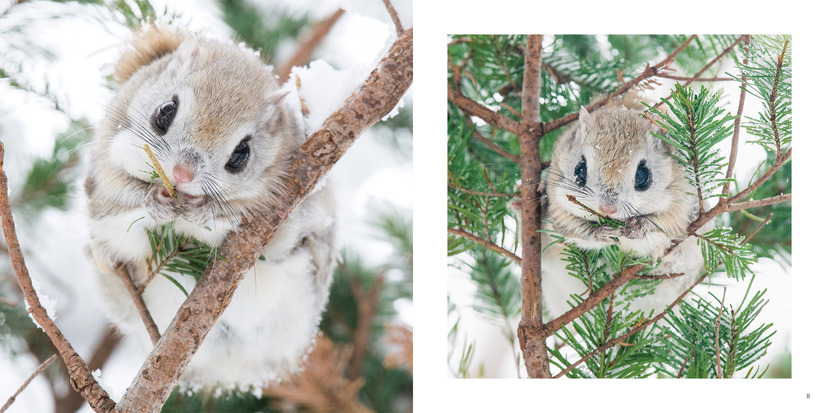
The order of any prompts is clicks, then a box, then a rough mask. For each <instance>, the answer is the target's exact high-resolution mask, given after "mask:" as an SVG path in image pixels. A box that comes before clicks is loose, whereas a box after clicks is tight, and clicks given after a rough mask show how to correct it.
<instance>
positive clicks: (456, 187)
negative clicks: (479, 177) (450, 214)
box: [447, 182, 519, 198]
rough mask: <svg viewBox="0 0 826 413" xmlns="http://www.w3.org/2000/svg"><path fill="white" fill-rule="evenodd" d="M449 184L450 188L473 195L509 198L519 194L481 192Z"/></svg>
mask: <svg viewBox="0 0 826 413" xmlns="http://www.w3.org/2000/svg"><path fill="white" fill-rule="evenodd" d="M447 186H448V188H453V189H455V190H457V191H461V192H464V193H466V194H471V195H479V196H493V197H507V198H512V197H515V196H519V194H500V193H499V192H480V191H474V190H471V189H465V188H462V187H458V186H456V185H453V184H451V183H450V182H448V184H447Z"/></svg>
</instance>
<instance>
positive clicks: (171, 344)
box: [117, 29, 413, 412]
mask: <svg viewBox="0 0 826 413" xmlns="http://www.w3.org/2000/svg"><path fill="white" fill-rule="evenodd" d="M412 81H413V29H408V30H407V31H405V32H404V33H403V34H402V35H401V36H400V37H399V39H398V40H397V41H396V43H395V44H394V45H393V46H392V47H391V48H390V50H389V51H388V53H387V55H386V56H385V58H384V59H382V61H381V62H380V63H379V64H378V66H377V67H376V69H375V70H374V71H373V73H371V75H370V77H369V78H368V79H367V80H366V81H365V82H364V83H363V84H362V85H361V87H360V88H359V89H358V90H356V92H354V93H353V95H351V96H350V97H349V98H348V99H347V101H346V102H344V104H343V105H342V107H341V108H339V109H338V110H337V111H336V112H334V113H333V114H332V115H331V116H330V117H329V118H327V120H326V121H325V122H324V124H322V126H321V128H320V129H319V130H318V131H316V132H315V133H313V134H312V136H310V137H309V138H308V139H307V140H306V141H305V142H304V143H303V144H302V145H301V147H300V148H299V150H298V151H297V152H296V153H295V154H294V155H293V156H292V158H291V159H290V160H289V161H288V163H287V167H286V170H288V171H290V172H289V174H288V175H287V176H285V179H284V182H285V185H286V188H287V190H286V191H284V194H282V197H281V203H280V205H279V206H273V207H271V208H264V209H262V210H261V211H255V212H253V213H251V214H249V215H248V216H246V217H244V219H243V221H242V222H241V225H240V226H239V228H238V230H236V231H235V232H232V233H230V234H229V235H228V236H227V239H226V240H225V241H224V243H223V245H222V246H221V247H220V248H219V253H220V255H221V256H223V257H224V258H226V259H225V260H215V261H214V262H213V265H210V266H209V267H208V268H207V271H206V272H205V273H204V275H203V276H202V277H201V279H200V281H199V282H198V284H196V286H195V288H194V289H193V290H192V292H191V293H190V294H189V297H188V298H187V299H186V301H184V303H183V304H182V305H181V307H180V309H179V310H178V313H177V314H176V315H175V318H174V319H173V320H172V322H171V323H170V325H169V327H167V328H166V331H165V332H164V334H163V335H162V336H161V339H160V341H158V344H157V345H156V346H155V348H154V349H153V350H152V352H151V353H150V354H149V356H148V357H147V359H146V361H145V362H144V364H143V366H142V367H141V369H140V374H138V375H136V376H135V379H134V380H133V382H132V384H131V385H130V386H129V390H128V391H127V392H126V394H125V395H124V396H123V399H122V400H121V401H120V403H118V405H117V410H118V411H120V412H137V411H158V410H160V408H161V406H162V405H163V403H164V402H165V401H166V399H167V398H168V397H169V394H170V393H171V392H172V389H173V388H174V387H175V385H176V384H177V382H178V380H179V379H180V377H181V374H183V371H184V369H185V368H186V366H187V365H188V364H189V361H190V360H191V359H192V356H193V355H194V354H195V351H197V349H198V347H199V346H200V344H201V343H202V342H203V339H204V337H205V336H206V335H207V333H208V332H209V330H210V329H211V328H212V326H213V325H214V324H215V322H216V320H217V319H218V317H220V316H221V314H222V313H223V311H224V309H225V308H226V307H227V306H228V305H229V303H230V300H231V298H232V294H233V293H234V291H235V289H236V287H237V286H238V283H239V282H240V280H241V279H242V277H243V275H244V274H245V273H246V272H247V270H248V269H249V268H251V267H252V266H253V265H254V264H255V262H256V261H257V260H258V257H259V256H260V252H261V250H262V249H263V246H264V245H266V244H267V243H268V242H269V241H270V240H271V239H272V237H273V235H274V234H275V231H276V230H277V229H278V227H279V226H280V225H281V223H282V222H283V221H284V220H285V219H286V218H287V216H288V215H289V214H290V212H291V211H292V209H293V208H295V206H296V205H297V204H298V203H299V202H300V201H301V200H302V199H303V198H304V197H305V196H307V195H308V194H309V193H311V191H312V190H313V188H314V187H315V185H316V183H317V182H318V181H319V180H320V179H321V178H322V177H323V176H324V175H325V174H326V173H327V171H329V170H330V168H331V167H332V166H333V164H335V162H336V161H338V160H339V159H340V158H341V156H342V155H343V154H344V152H345V151H346V150H347V148H349V147H350V145H351V144H352V143H353V142H354V141H355V139H356V137H358V136H359V135H361V134H362V132H364V130H366V129H367V128H368V127H369V126H371V125H372V124H373V123H375V122H377V121H378V120H379V119H381V118H382V117H383V116H385V115H386V114H387V113H388V112H390V110H391V109H393V107H395V106H396V104H397V103H398V101H399V99H401V98H402V96H403V95H404V93H405V92H406V91H407V89H408V87H409V86H410V84H411V83H412Z"/></svg>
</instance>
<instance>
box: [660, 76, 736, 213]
mask: <svg viewBox="0 0 826 413" xmlns="http://www.w3.org/2000/svg"><path fill="white" fill-rule="evenodd" d="M671 96H672V97H673V98H674V102H671V101H669V100H667V99H663V102H665V103H666V104H667V105H668V108H669V109H670V111H669V113H668V115H666V114H664V113H662V112H661V111H659V110H658V109H655V108H652V107H651V106H650V105H649V106H648V107H649V108H651V111H652V112H654V113H656V114H657V115H659V116H660V117H661V118H662V119H658V120H657V121H656V122H657V124H659V125H660V127H662V128H663V129H665V130H666V131H667V135H662V134H655V136H658V137H659V138H661V139H662V140H664V141H665V142H667V143H669V144H670V145H671V146H673V147H674V149H675V150H676V152H677V153H676V155H675V156H674V159H676V160H677V161H679V162H680V165H682V166H683V168H684V169H685V171H686V175H687V176H686V178H687V179H688V181H689V182H690V183H691V184H692V186H694V187H695V188H696V190H697V194H696V196H697V197H698V200H699V202H700V203H701V204H702V202H703V200H704V199H707V198H708V197H710V196H714V191H715V190H716V189H717V188H719V187H721V186H722V185H723V184H724V183H725V182H726V180H725V179H724V178H721V176H723V175H724V172H723V169H724V164H725V162H726V158H724V157H723V155H721V154H720V151H719V150H718V149H716V145H718V144H719V143H720V142H722V141H723V140H724V139H726V138H728V137H730V136H731V132H732V130H733V129H734V124H733V123H732V122H731V121H733V120H734V118H735V117H734V116H731V115H729V114H728V113H726V112H725V110H723V109H722V108H721V107H719V105H718V103H719V101H720V98H719V96H716V95H710V94H709V90H708V89H706V88H705V87H701V88H700V91H699V92H697V93H694V92H693V91H692V90H691V89H686V88H684V87H683V86H681V85H680V84H679V83H677V84H676V86H675V90H674V91H673V92H672V93H671Z"/></svg>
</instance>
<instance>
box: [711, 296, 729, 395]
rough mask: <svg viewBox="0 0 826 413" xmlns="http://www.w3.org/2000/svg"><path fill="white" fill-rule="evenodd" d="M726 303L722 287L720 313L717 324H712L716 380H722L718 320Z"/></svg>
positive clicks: (718, 320)
mask: <svg viewBox="0 0 826 413" xmlns="http://www.w3.org/2000/svg"><path fill="white" fill-rule="evenodd" d="M725 303H726V287H723V299H722V300H720V313H719V314H717V323H715V324H714V348H715V350H716V351H717V378H718V379H722V378H723V368H722V367H721V366H720V319H721V318H722V317H723V307H724V306H725Z"/></svg>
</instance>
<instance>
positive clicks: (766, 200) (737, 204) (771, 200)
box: [726, 194, 792, 212]
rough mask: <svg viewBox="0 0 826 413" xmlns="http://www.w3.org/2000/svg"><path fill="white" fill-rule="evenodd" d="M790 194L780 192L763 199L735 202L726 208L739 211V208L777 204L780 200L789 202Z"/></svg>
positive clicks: (730, 210)
mask: <svg viewBox="0 0 826 413" xmlns="http://www.w3.org/2000/svg"><path fill="white" fill-rule="evenodd" d="M791 200H792V194H780V195H775V196H771V197H768V198H763V199H755V200H751V201H743V202H735V203H733V204H729V206H728V208H727V209H726V210H727V211H728V212H732V211H739V210H741V209H748V208H759V207H763V206H767V205H774V204H779V203H781V202H791Z"/></svg>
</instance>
